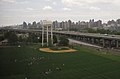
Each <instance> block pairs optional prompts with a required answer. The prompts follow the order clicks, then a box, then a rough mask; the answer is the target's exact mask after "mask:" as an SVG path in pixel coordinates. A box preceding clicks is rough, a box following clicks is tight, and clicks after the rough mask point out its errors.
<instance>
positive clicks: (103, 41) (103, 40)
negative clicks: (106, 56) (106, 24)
mask: <svg viewBox="0 0 120 79" xmlns="http://www.w3.org/2000/svg"><path fill="white" fill-rule="evenodd" d="M102 44H103V47H105V39H102Z"/></svg>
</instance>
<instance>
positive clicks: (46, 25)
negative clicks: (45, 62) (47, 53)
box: [41, 20, 53, 46]
mask: <svg viewBox="0 0 120 79" xmlns="http://www.w3.org/2000/svg"><path fill="white" fill-rule="evenodd" d="M41 24H42V46H44V38H45V37H44V35H45V32H46V33H47V35H46V36H47V37H46V38H47V46H48V41H49V35H48V32H51V33H50V34H51V44H53V33H52V30H53V28H52V21H49V20H43V21H41ZM49 29H50V30H49Z"/></svg>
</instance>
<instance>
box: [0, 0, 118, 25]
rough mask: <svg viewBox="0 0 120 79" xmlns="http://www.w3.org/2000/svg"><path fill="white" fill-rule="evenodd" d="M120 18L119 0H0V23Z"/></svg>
mask: <svg viewBox="0 0 120 79" xmlns="http://www.w3.org/2000/svg"><path fill="white" fill-rule="evenodd" d="M93 18H94V19H95V20H98V19H101V20H103V21H108V20H111V19H118V18H120V0H0V26H1V25H12V24H21V23H22V22H23V21H26V22H33V21H37V22H38V21H40V20H42V19H49V20H58V21H61V20H68V19H71V20H72V21H78V20H85V21H86V20H87V21H88V20H89V19H93Z"/></svg>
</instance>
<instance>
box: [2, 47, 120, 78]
mask: <svg viewBox="0 0 120 79" xmlns="http://www.w3.org/2000/svg"><path fill="white" fill-rule="evenodd" d="M75 49H77V50H78V51H77V52H74V53H61V54H60V53H57V54H55V53H44V52H40V51H39V50H38V49H36V47H30V46H28V47H21V48H18V47H9V48H0V79H120V56H115V55H111V54H103V53H102V52H98V51H96V50H94V49H87V48H82V47H75ZM101 53H102V54H101Z"/></svg>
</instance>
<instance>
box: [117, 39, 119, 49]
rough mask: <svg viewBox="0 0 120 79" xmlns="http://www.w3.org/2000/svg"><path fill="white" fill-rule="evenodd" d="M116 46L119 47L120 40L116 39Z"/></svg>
mask: <svg viewBox="0 0 120 79" xmlns="http://www.w3.org/2000/svg"><path fill="white" fill-rule="evenodd" d="M116 48H119V41H118V40H116Z"/></svg>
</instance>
